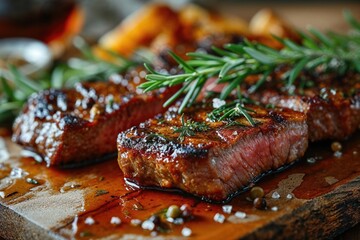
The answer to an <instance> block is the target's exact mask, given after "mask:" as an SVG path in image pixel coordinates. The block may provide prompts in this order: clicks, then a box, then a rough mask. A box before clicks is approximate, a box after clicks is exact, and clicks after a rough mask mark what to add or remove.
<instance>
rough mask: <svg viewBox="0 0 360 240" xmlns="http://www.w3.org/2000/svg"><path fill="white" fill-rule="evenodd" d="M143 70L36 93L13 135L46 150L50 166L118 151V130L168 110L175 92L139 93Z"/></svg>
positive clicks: (171, 90) (28, 146) (44, 153)
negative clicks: (105, 80)
mask: <svg viewBox="0 0 360 240" xmlns="http://www.w3.org/2000/svg"><path fill="white" fill-rule="evenodd" d="M139 72H141V71H132V72H130V73H128V74H127V75H126V76H125V77H123V78H122V77H120V76H117V77H116V78H113V81H107V82H86V83H79V84H77V85H76V86H75V88H74V89H65V90H46V91H43V92H40V93H37V94H35V95H33V96H32V97H30V99H29V100H28V102H27V104H26V105H25V107H24V109H23V111H22V113H21V114H20V115H19V116H18V117H17V119H16V120H15V123H14V125H13V132H14V133H13V141H15V142H17V143H19V144H21V145H23V146H24V147H26V148H29V149H32V150H34V151H35V152H37V153H39V154H40V155H42V156H43V158H44V159H45V161H46V162H47V165H49V166H50V165H65V164H75V165H76V164H79V163H81V162H83V161H89V160H98V159H99V158H103V157H104V156H105V155H107V154H114V153H116V137H117V134H118V133H119V132H121V131H123V130H125V129H128V128H130V127H131V126H134V125H137V124H139V123H140V122H142V121H145V120H146V119H148V118H150V117H153V116H154V115H156V114H158V113H160V112H163V111H164V109H163V107H162V104H163V103H164V101H165V100H166V99H167V98H168V97H169V96H170V95H171V94H173V92H174V90H173V89H167V90H163V91H158V92H153V93H149V94H139V93H137V91H136V86H137V85H138V84H139V83H140V82H142V81H143V80H142V79H141V78H140V76H139ZM140 75H143V74H140Z"/></svg>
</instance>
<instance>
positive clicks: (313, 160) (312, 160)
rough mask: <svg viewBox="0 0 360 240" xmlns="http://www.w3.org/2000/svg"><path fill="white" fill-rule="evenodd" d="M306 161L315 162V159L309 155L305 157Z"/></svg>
mask: <svg viewBox="0 0 360 240" xmlns="http://www.w3.org/2000/svg"><path fill="white" fill-rule="evenodd" d="M306 161H307V162H308V163H315V162H316V159H315V158H314V157H309V158H307V159H306Z"/></svg>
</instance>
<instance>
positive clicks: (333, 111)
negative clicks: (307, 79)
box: [251, 75, 360, 141]
mask: <svg viewBox="0 0 360 240" xmlns="http://www.w3.org/2000/svg"><path fill="white" fill-rule="evenodd" d="M311 79H316V80H315V81H316V83H315V84H313V85H312V86H311V87H307V88H302V87H300V86H297V87H296V92H295V93H294V94H293V95H289V94H288V91H287V89H284V88H283V87H281V86H280V85H279V81H276V80H273V81H271V82H269V83H267V84H265V85H264V87H263V89H262V90H261V91H260V92H259V94H257V95H252V96H251V97H252V98H255V99H258V100H259V101H260V102H262V103H263V104H272V105H274V106H278V107H282V108H290V109H293V110H295V111H300V112H303V113H305V114H306V115H307V123H308V126H309V139H310V141H319V140H324V139H339V140H341V139H345V138H347V137H349V136H350V135H351V134H353V133H354V132H355V131H356V130H357V129H359V128H360V76H358V75H355V76H350V77H345V78H341V79H335V78H333V77H332V78H331V77H321V76H318V77H316V78H314V77H313V78H311ZM300 84H301V82H300V83H299V85H300Z"/></svg>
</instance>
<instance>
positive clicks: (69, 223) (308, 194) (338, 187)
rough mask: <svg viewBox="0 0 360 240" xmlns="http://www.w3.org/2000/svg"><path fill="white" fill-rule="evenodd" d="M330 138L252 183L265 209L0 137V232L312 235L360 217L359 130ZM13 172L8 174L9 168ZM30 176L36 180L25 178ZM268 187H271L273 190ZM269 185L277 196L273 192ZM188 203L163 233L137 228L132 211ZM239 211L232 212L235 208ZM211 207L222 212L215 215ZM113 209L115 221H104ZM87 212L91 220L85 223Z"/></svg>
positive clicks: (142, 213) (44, 235)
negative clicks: (180, 220) (161, 187)
mask: <svg viewBox="0 0 360 240" xmlns="http://www.w3.org/2000/svg"><path fill="white" fill-rule="evenodd" d="M330 144H331V143H330V142H323V143H318V144H313V145H312V146H311V147H310V149H309V151H308V152H307V155H306V156H305V157H304V158H303V159H302V160H301V161H299V162H298V163H296V164H295V165H293V166H291V167H289V168H288V169H286V170H285V171H282V172H280V173H276V174H272V175H269V176H267V177H265V178H263V179H262V180H261V181H260V182H258V183H257V184H256V185H258V186H261V187H262V188H263V189H264V191H265V194H266V201H267V205H268V207H267V209H266V210H258V209H256V208H254V207H253V204H252V202H251V201H249V193H248V192H245V193H242V194H240V195H238V196H237V197H236V198H234V199H233V200H232V201H231V202H230V203H227V205H231V206H232V213H231V214H227V213H224V212H223V210H222V206H223V204H210V203H206V202H202V201H199V200H198V199H195V198H193V197H191V196H185V195H183V194H179V193H167V192H160V191H150V190H136V189H131V188H128V187H126V185H125V184H124V181H123V176H122V173H121V171H120V169H119V168H118V166H117V162H116V159H111V160H108V161H106V162H103V163H98V164H95V165H92V166H87V167H83V168H77V169H52V168H47V167H46V166H45V164H44V163H38V162H37V161H35V160H34V159H33V158H32V157H24V156H23V155H24V154H26V152H25V153H24V152H22V149H21V148H20V147H18V146H17V145H15V144H14V143H12V142H11V141H10V140H9V137H3V138H0V229H1V230H0V237H3V238H5V239H63V238H65V239H74V238H75V239H82V238H84V239H97V238H99V239H119V238H124V239H136V238H140V239H141V238H144V239H146V238H149V237H154V236H157V238H159V239H163V238H165V239H177V238H182V235H181V230H182V229H183V228H184V227H187V228H190V229H191V231H192V234H191V238H192V239H235V238H236V239H237V238H240V239H273V238H276V239H304V238H308V239H319V238H330V237H334V236H336V235H338V234H340V233H342V232H343V231H345V230H346V229H348V228H351V227H352V226H354V225H355V224H356V223H359V222H360V132H358V133H357V134H356V135H355V136H353V137H352V138H351V139H349V140H348V141H346V142H342V146H343V151H342V154H341V156H339V155H337V156H334V153H333V152H332V151H331V148H330ZM11 173H12V176H11ZM28 179H32V180H36V181H37V184H35V183H36V182H34V181H31V180H28ZM274 193H275V194H274ZM276 193H278V194H279V196H280V197H279V198H274V196H275V195H277V194H276ZM184 203H187V204H189V205H191V206H192V208H193V214H194V219H192V220H190V221H187V222H185V223H184V224H181V225H172V224H169V226H170V230H169V231H168V232H167V233H156V232H152V231H148V230H143V229H142V228H141V227H140V226H134V225H132V224H131V220H132V219H140V220H145V219H147V218H149V217H150V216H151V215H153V214H155V213H158V212H159V211H161V210H163V209H165V208H167V207H168V206H170V205H173V204H176V205H179V206H180V205H182V204H184ZM237 211H240V212H244V213H246V217H245V218H238V217H236V216H235V212H237ZM216 213H220V214H223V215H224V216H225V217H226V220H225V222H224V223H218V222H215V221H214V219H213V218H214V215H215V214H216ZM112 217H118V218H120V219H121V222H122V223H121V224H119V225H114V224H111V223H110V220H111V218H112ZM86 219H88V220H87V221H89V219H93V220H94V224H92V225H89V224H86V223H85V222H86Z"/></svg>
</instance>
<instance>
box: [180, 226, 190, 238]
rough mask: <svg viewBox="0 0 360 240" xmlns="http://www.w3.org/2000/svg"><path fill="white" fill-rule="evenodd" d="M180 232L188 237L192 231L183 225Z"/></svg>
mask: <svg viewBox="0 0 360 240" xmlns="http://www.w3.org/2000/svg"><path fill="white" fill-rule="evenodd" d="M181 234H182V235H183V236H184V237H190V236H191V234H192V231H191V229H190V228H187V227H184V228H183V229H182V230H181Z"/></svg>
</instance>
